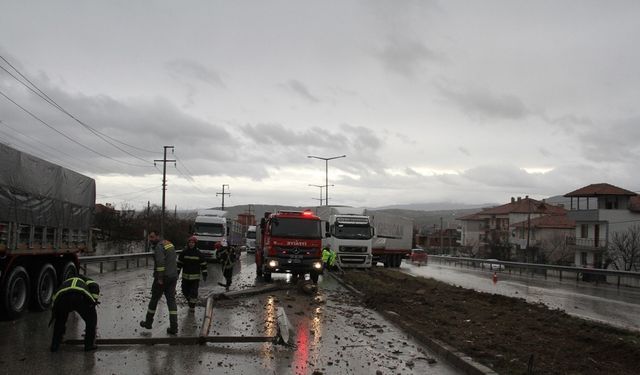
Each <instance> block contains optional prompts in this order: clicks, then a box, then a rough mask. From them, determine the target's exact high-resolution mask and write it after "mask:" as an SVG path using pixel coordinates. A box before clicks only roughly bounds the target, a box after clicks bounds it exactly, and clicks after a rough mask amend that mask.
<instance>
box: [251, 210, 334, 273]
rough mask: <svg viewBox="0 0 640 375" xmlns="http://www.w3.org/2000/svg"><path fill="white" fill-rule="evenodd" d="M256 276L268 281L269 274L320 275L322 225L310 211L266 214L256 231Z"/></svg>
mask: <svg viewBox="0 0 640 375" xmlns="http://www.w3.org/2000/svg"><path fill="white" fill-rule="evenodd" d="M256 234H257V236H256V237H257V239H256V254H255V256H256V272H257V274H258V277H262V278H263V279H264V280H265V281H271V274H272V273H291V274H293V275H294V276H296V277H299V276H304V275H305V274H307V273H308V274H309V276H310V278H311V280H312V281H313V282H316V283H317V282H318V277H319V276H320V274H321V273H322V221H321V220H320V218H319V217H318V216H316V215H314V214H313V212H311V211H278V212H276V213H275V214H272V213H266V214H265V217H264V218H263V219H262V220H261V221H260V227H259V229H258V230H257V231H256Z"/></svg>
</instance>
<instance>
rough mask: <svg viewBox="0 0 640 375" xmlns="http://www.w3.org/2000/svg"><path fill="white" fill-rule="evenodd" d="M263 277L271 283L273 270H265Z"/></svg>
mask: <svg viewBox="0 0 640 375" xmlns="http://www.w3.org/2000/svg"><path fill="white" fill-rule="evenodd" d="M262 278H263V279H264V281H266V282H268V283H269V282H271V272H266V271H265V272H264V273H263V274H262Z"/></svg>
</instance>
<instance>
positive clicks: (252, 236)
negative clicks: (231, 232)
mask: <svg viewBox="0 0 640 375" xmlns="http://www.w3.org/2000/svg"><path fill="white" fill-rule="evenodd" d="M245 247H246V248H247V253H255V252H256V226H255V225H249V227H247V233H246V235H245Z"/></svg>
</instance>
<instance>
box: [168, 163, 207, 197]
mask: <svg viewBox="0 0 640 375" xmlns="http://www.w3.org/2000/svg"><path fill="white" fill-rule="evenodd" d="M175 168H176V170H177V171H178V173H179V174H180V175H181V176H182V177H184V178H185V179H186V180H187V181H189V183H190V184H191V185H192V186H193V187H194V188H195V189H196V190H198V191H199V192H200V193H202V194H207V193H205V192H204V191H203V190H201V189H200V188H199V187H198V186H197V185H196V184H195V180H194V179H193V177H191V176H187V175H185V174H184V173H182V171H181V170H180V168H178V166H177V165H176V166H175Z"/></svg>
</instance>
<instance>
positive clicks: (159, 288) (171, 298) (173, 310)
mask: <svg viewBox="0 0 640 375" xmlns="http://www.w3.org/2000/svg"><path fill="white" fill-rule="evenodd" d="M177 282H178V278H177V277H172V278H166V277H165V278H164V283H163V284H162V285H160V284H159V283H158V279H156V278H154V279H153V285H152V286H151V301H149V308H148V309H147V323H148V324H151V323H153V317H154V315H155V314H156V307H158V301H160V298H162V295H163V294H164V297H165V298H166V300H167V307H168V308H169V324H170V325H171V327H176V328H177V327H178V306H177V305H176V284H177Z"/></svg>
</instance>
